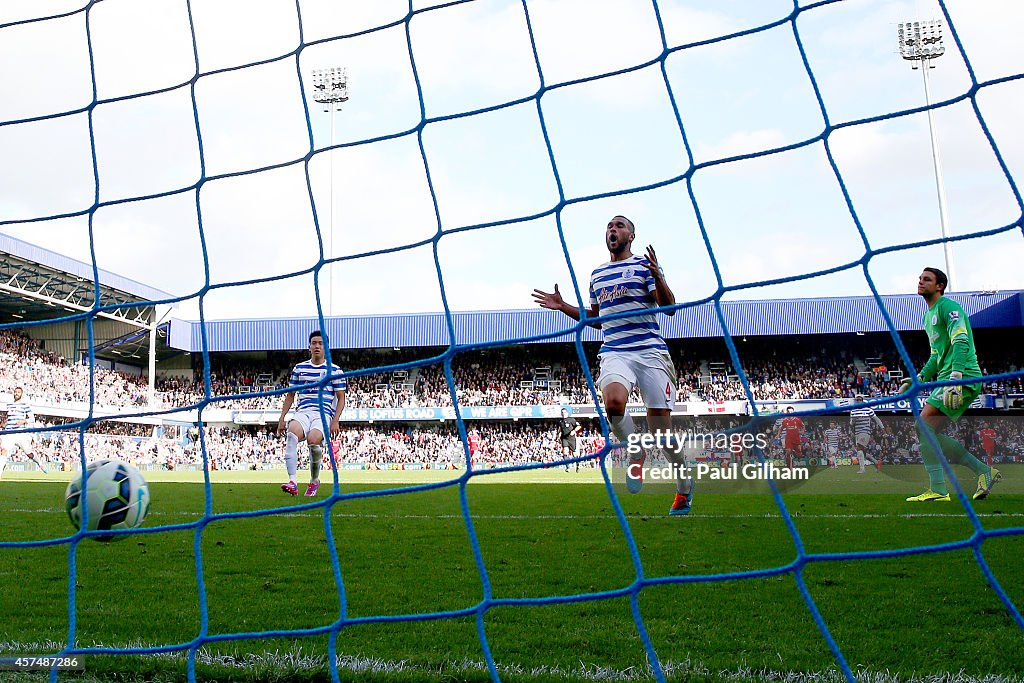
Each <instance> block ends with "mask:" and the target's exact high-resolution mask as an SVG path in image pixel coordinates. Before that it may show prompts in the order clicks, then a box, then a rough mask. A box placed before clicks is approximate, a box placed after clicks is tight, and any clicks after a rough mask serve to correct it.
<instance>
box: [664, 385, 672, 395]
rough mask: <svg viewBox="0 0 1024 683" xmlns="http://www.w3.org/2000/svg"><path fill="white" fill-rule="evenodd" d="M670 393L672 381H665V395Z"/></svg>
mask: <svg viewBox="0 0 1024 683" xmlns="http://www.w3.org/2000/svg"><path fill="white" fill-rule="evenodd" d="M671 395H672V382H665V396H671Z"/></svg>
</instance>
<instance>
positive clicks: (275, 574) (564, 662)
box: [0, 466, 1024, 681]
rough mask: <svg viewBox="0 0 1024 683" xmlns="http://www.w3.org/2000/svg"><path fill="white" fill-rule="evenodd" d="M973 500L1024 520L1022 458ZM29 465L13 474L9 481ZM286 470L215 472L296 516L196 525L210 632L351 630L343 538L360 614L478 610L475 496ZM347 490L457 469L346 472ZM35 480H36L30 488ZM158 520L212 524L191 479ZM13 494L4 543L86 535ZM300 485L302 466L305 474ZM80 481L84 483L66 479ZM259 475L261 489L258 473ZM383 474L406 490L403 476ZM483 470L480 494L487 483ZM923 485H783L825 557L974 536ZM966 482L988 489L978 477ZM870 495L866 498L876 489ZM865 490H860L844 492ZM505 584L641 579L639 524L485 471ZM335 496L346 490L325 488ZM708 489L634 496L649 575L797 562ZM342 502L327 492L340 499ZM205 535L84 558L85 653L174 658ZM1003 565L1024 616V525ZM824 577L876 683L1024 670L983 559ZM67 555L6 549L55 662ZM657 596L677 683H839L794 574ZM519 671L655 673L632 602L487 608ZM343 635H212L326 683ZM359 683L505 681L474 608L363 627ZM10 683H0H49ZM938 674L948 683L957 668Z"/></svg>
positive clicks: (522, 676) (214, 660)
mask: <svg viewBox="0 0 1024 683" xmlns="http://www.w3.org/2000/svg"><path fill="white" fill-rule="evenodd" d="M1004 472H1005V474H1006V477H1005V480H1004V482H1003V483H1001V484H1000V485H999V487H998V488H997V489H996V490H995V491H994V492H993V494H992V496H991V497H990V498H989V499H988V500H986V501H981V502H978V503H975V504H974V507H975V509H976V511H977V512H978V513H979V515H981V517H980V519H981V522H982V524H983V525H984V527H985V528H987V529H995V528H1004V527H1014V526H1017V527H1020V526H1024V467H1020V468H1015V467H1012V466H1011V467H1007V468H1006V469H1005V470H1004ZM9 474H10V473H9ZM275 474H277V473H275V472H269V473H216V474H215V475H214V481H215V482H216V483H214V484H213V486H212V490H213V501H212V508H213V511H214V513H224V512H233V511H242V510H256V509H260V508H279V509H282V510H283V511H285V514H278V515H273V516H269V517H257V518H247V519H229V520H217V521H213V522H210V523H209V525H208V526H206V528H205V529H204V531H203V532H202V536H201V547H202V560H203V566H202V573H203V580H204V582H205V592H206V599H207V607H208V614H209V622H208V627H207V633H208V634H209V635H215V634H227V633H239V632H262V631H278V630H287V629H309V628H317V627H321V626H324V625H327V624H331V623H332V622H334V621H335V620H337V619H338V617H339V610H340V602H339V596H338V591H337V590H336V587H335V579H334V574H333V572H332V570H331V562H330V556H329V550H328V547H329V546H328V543H329V542H333V543H334V544H335V547H336V548H337V552H338V555H339V558H340V566H341V573H342V577H343V579H344V588H345V597H346V601H347V616H348V618H358V617H369V616H379V615H403V614H412V613H421V612H433V611H443V610H462V609H466V608H470V607H472V606H474V605H476V604H477V603H479V602H480V600H481V598H482V595H483V588H482V585H481V580H480V575H479V573H478V571H477V567H476V564H475V561H474V557H473V554H472V551H471V548H470V543H469V537H468V534H467V530H466V525H465V523H464V521H463V519H462V514H461V508H460V501H459V490H458V487H449V488H444V489H439V490H433V491H428V492H417V493H403V494H400V495H394V496H385V497H378V498H364V499H352V500H343V501H340V502H337V503H336V504H335V505H334V506H333V508H332V511H331V522H332V526H333V532H334V533H333V536H334V537H333V539H327V538H326V536H325V532H324V519H323V509H322V508H321V509H315V510H308V511H288V508H290V507H293V506H295V505H301V504H303V503H307V502H309V501H308V500H307V499H304V498H303V497H301V496H300V497H298V498H290V497H288V496H285V495H284V494H282V493H281V491H280V490H278V488H277V480H276V478H275ZM340 474H341V476H342V478H343V481H344V484H343V488H342V490H343V492H351V491H360V490H371V489H379V488H382V487H388V486H397V485H399V484H398V482H399V481H401V480H406V481H410V480H415V481H426V480H429V478H430V477H434V478H437V477H438V476H445V475H447V476H451V475H452V473H349V472H341V473H340ZM18 476H21V477H22V479H21V480H19V479H17V478H16V477H18ZM147 476H148V478H149V481H150V484H151V489H152V497H153V507H152V511H151V513H150V516H149V518H148V519H147V522H146V525H147V526H154V525H163V524H176V523H187V522H195V521H196V520H198V519H200V517H201V516H202V514H203V510H204V505H205V500H204V489H203V487H202V485H201V484H198V483H196V482H195V481H193V482H182V481H170V480H169V479H175V478H177V479H182V478H186V479H187V478H189V477H191V478H193V479H195V478H196V477H197V476H198V475H196V474H194V473H191V474H190V473H184V474H176V473H147ZM28 479H29V477H28V475H22V474H19V473H15V474H14V477H10V478H7V477H5V480H4V481H2V482H0V515H2V519H3V523H2V525H0V540H2V541H27V540H40V539H46V538H57V537H61V536H64V535H67V534H68V533H70V531H71V527H70V525H69V522H68V520H67V518H66V515H65V514H64V511H63V504H62V503H63V491H64V486H65V481H62V480H61V479H60V477H59V475H58V476H52V475H51V477H44V478H38V479H36V480H32V481H29V480H28ZM300 479H301V476H300ZM65 480H66V477H65ZM259 480H261V481H259ZM385 480H387V481H385ZM477 480H480V481H481V482H482V483H480V484H478V483H476V482H477ZM924 481H925V476H924V471H923V469H922V468H920V467H909V466H908V467H907V468H905V469H898V470H897V469H895V468H892V469H890V471H889V472H888V473H887V474H878V473H875V472H869V473H868V474H866V475H857V474H856V470H855V468H852V467H850V468H845V469H843V470H840V471H839V472H838V473H823V474H822V476H821V477H817V478H814V479H812V481H811V482H810V483H808V484H806V485H804V486H803V487H801V488H796V489H793V490H792V491H790V492H788V493H786V494H785V495H784V499H785V501H786V504H787V506H788V508H789V509H790V510H791V511H792V513H793V515H794V521H795V524H796V527H797V529H798V531H799V532H800V534H801V537H802V539H803V542H804V544H805V547H806V550H807V552H811V553H818V552H843V551H860V550H882V549H893V548H900V547H904V546H916V545H927V544H935V543H943V542H947V541H954V540H958V539H964V538H967V537H969V536H970V534H971V531H972V529H971V525H970V523H969V520H968V518H967V517H966V516H965V515H964V511H963V509H962V507H961V506H960V504H959V503H957V502H953V503H946V504H929V505H925V506H921V505H918V506H914V505H911V504H908V503H905V502H903V498H904V497H905V496H906V495H907V494H913V493H918V492H919V491H920V490H921V489H922V488H923V483H924ZM963 482H964V486H965V487H970V489H969V490H973V484H972V482H971V480H970V479H969V478H967V477H966V476H965V477H964V479H963ZM858 487H859V488H858ZM851 489H853V490H863V491H865V493H859V494H858V493H843V492H842V491H849V490H851ZM466 490H467V498H468V504H469V509H470V511H471V513H472V515H473V524H474V528H475V531H476V533H477V536H478V538H479V541H480V548H481V553H482V556H483V560H484V562H485V565H486V568H487V572H488V577H489V580H490V584H491V589H492V591H493V595H494V597H495V598H497V599H503V598H536V597H545V596H571V595H578V594H583V593H592V592H598V591H607V590H616V589H621V588H624V587H626V586H629V585H630V583H631V582H632V581H633V580H634V578H635V572H634V569H633V565H632V561H631V558H630V555H629V552H628V548H627V544H626V542H625V538H624V535H623V531H622V529H621V527H620V526H619V523H618V521H617V519H616V518H615V516H614V514H613V509H612V505H611V503H610V501H609V498H608V495H607V491H606V489H605V487H604V486H603V485H601V484H600V483H599V481H598V478H597V475H596V472H594V471H590V472H581V473H580V474H576V473H574V472H573V473H564V472H562V471H561V470H552V471H546V472H540V473H533V474H522V473H516V474H501V475H486V476H482V477H478V478H475V479H474V480H473V483H471V484H470V485H469V486H468V487H467V489H466ZM321 491H322V492H327V493H329V489H328V488H327V487H325V488H324V489H321ZM713 491H714V487H708V488H707V489H706V490H700V489H698V495H697V497H696V501H695V505H694V509H693V514H692V515H691V516H690V517H687V518H669V517H668V516H667V515H666V514H665V513H666V511H667V508H668V505H669V503H670V500H671V496H670V495H669V494H667V493H652V494H646V493H642V494H640V495H635V496H629V495H626V494H621V495H620V496H619V500H620V502H621V504H622V506H623V509H624V511H625V513H626V516H627V519H628V522H629V527H630V530H631V531H632V534H633V536H634V538H635V539H636V543H637V546H638V548H639V553H640V558H641V561H642V563H643V570H644V572H645V575H646V576H647V577H648V578H653V577H664V576H679V575H694V574H696V575H702V574H712V573H720V572H737V571H746V570H757V569H766V568H770V567H777V566H780V565H784V564H786V563H789V562H791V561H792V560H793V559H794V558H795V556H796V551H795V547H794V544H793V541H792V539H791V536H790V534H789V532H788V530H787V529H786V526H785V524H784V522H783V519H782V518H781V516H780V515H779V513H778V509H777V508H776V506H775V504H774V502H773V500H772V499H771V497H770V496H768V495H766V494H765V493H764V492H763V491H761V492H753V493H744V494H727V493H714V492H713ZM321 501H323V498H321ZM194 538H195V532H194V531H192V530H188V531H172V532H166V533H158V534H146V535H139V536H132V537H130V538H127V539H125V540H122V541H120V542H117V543H111V544H101V543H96V542H92V541H83V542H82V543H80V544H79V545H78V548H77V551H76V560H77V566H78V573H77V586H76V590H77V612H76V618H77V639H78V644H79V645H80V646H87V647H88V646H126V645H127V646H158V645H167V644H171V643H183V642H188V641H190V640H192V639H193V638H194V637H195V636H196V635H197V633H199V630H200V626H201V621H200V609H199V604H200V603H199V589H198V583H197V576H196V563H195V558H194V553H193V544H194ZM983 552H984V556H985V559H986V560H987V561H988V562H989V564H990V566H991V568H992V570H993V572H994V573H995V576H996V577H997V578H998V580H999V581H1000V582H1001V584H1002V586H1003V588H1004V589H1005V590H1006V591H1007V593H1008V594H1009V596H1010V598H1011V599H1012V600H1014V602H1015V604H1017V605H1018V606H1021V605H1024V571H1022V570H1021V567H1022V565H1021V558H1024V536H1008V537H1000V538H993V539H989V540H987V541H986V542H985V543H984V544H983ZM805 579H806V583H807V586H808V588H809V590H810V592H811V594H812V596H813V597H814V599H815V600H816V601H817V604H818V606H819V608H820V610H821V613H822V615H823V617H824V618H825V620H826V623H827V624H828V626H829V628H830V629H831V631H832V634H833V636H834V637H835V638H836V641H837V642H838V644H839V645H840V647H841V648H842V650H843V652H844V654H845V655H846V657H847V659H848V661H849V663H850V665H851V667H852V668H853V670H854V671H855V672H860V675H862V676H865V677H866V678H865V680H867V677H869V676H872V677H873V678H870V680H909V679H910V678H911V677H912V676H914V675H917V676H923V677H928V676H936V675H940V674H950V675H958V676H960V677H961V678H960V680H971V679H980V680H990V681H997V680H1005V681H1009V680H1020V678H1019V676H1020V672H1022V671H1024V632H1022V631H1021V630H1020V629H1019V628H1018V627H1017V625H1016V624H1015V623H1014V621H1013V620H1012V618H1011V617H1010V615H1009V613H1008V612H1007V611H1006V609H1005V608H1004V607H1003V605H1002V603H1001V602H1000V601H999V599H998V598H997V597H996V595H995V593H994V592H993V591H992V590H991V589H990V588H989V587H988V585H987V583H986V582H985V579H984V577H983V575H982V572H981V571H980V569H979V567H978V564H977V563H976V561H975V559H974V557H973V554H972V552H971V551H970V550H969V549H968V550H957V551H953V552H944V553H941V554H929V555H917V556H905V557H899V558H893V559H878V560H865V561H833V562H821V563H813V564H811V565H809V566H807V568H806V570H805ZM67 602H68V545H67V544H64V545H56V546H48V547H40V548H0V615H3V617H2V618H0V656H10V655H12V654H29V653H36V654H39V653H40V651H47V652H50V653H52V652H54V651H55V650H56V649H59V647H60V646H61V645H60V644H62V643H64V642H65V641H66V639H67V631H68V611H67ZM639 606H640V611H641V614H642V615H643V618H644V622H645V625H646V627H647V630H648V632H649V634H650V637H651V640H652V642H653V644H654V647H655V649H656V651H657V653H658V656H659V658H660V659H661V661H662V663H663V665H664V667H665V671H666V673H667V675H668V678H669V680H673V681H720V680H733V681H735V680H751V681H754V680H765V679H766V678H772V677H774V678H775V679H776V680H832V679H838V678H839V677H838V672H837V669H836V666H835V662H834V660H833V659H832V657H831V654H830V653H829V650H828V648H827V646H826V643H825V641H824V639H823V638H822V636H821V635H820V633H819V632H818V629H817V628H816V626H815V624H814V622H813V620H812V618H811V615H810V613H809V611H808V609H807V608H806V606H805V605H804V603H803V601H802V600H801V598H800V595H799V592H798V589H797V584H796V581H795V579H794V577H793V575H792V574H790V575H784V576H775V577H771V578H759V579H749V580H741V581H729V582H721V583H697V584H676V585H661V586H651V587H646V588H645V589H644V590H643V591H642V592H641V594H640V597H639ZM484 624H485V627H486V633H487V637H488V639H489V644H490V647H491V650H492V652H493V655H494V659H495V661H496V663H497V666H498V670H499V673H500V674H501V677H502V679H503V680H508V681H517V680H521V681H541V680H566V679H569V680H595V679H602V680H650V679H651V678H652V675H651V673H650V670H649V668H648V665H647V662H646V658H645V652H644V649H643V647H642V644H641V641H640V638H639V636H638V634H637V630H636V627H635V626H634V623H633V619H632V613H631V608H630V603H629V599H628V598H624V597H623V598H614V599H608V600H600V601H583V602H574V603H569V604H560V605H546V606H497V607H493V608H492V609H490V610H489V611H488V612H487V613H486V615H485V619H484ZM327 646H328V637H327V636H308V637H299V638H295V637H275V638H269V639H246V640H241V641H226V642H216V643H209V644H207V645H206V646H205V647H204V648H203V650H202V652H201V653H200V657H199V658H198V660H197V669H196V670H197V675H198V678H199V679H200V680H217V681H256V680H309V681H314V680H316V681H326V680H330V675H329V673H328V669H327V664H326V662H327ZM337 652H338V656H339V659H340V662H341V668H340V674H341V677H342V680H374V681H425V680H430V681H432V680H447V681H457V680H480V681H483V680H488V678H489V675H488V672H487V670H486V668H485V667H484V657H483V654H482V650H481V646H480V643H479V640H478V638H477V632H476V623H475V620H474V619H473V618H472V617H460V618H452V619H440V620H431V621H424V622H414V623H397V622H393V623H385V624H362V625H352V626H346V627H345V628H344V629H342V630H341V632H340V634H339V636H338V640H337ZM85 662H86V668H87V671H86V673H85V674H84V675H82V674H61V677H60V679H61V680H64V679H67V680H89V681H91V680H118V681H124V680H140V681H142V680H157V681H159V680H168V681H170V680H183V679H184V678H185V676H186V673H185V660H184V655H181V654H177V655H168V656H146V657H139V656H135V657H115V656H109V655H91V656H87V657H85ZM34 676H35V678H32V679H30V678H28V677H27V675H22V674H0V681H3V680H22V679H24V680H44V679H45V677H46V675H45V674H34ZM943 680H953V678H947V679H943Z"/></svg>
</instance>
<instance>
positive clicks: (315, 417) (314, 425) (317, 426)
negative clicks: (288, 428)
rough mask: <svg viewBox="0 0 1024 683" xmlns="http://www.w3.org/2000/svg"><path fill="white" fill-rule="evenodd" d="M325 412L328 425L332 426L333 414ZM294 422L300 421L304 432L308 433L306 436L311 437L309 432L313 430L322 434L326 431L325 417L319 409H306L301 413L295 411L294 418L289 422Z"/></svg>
mask: <svg viewBox="0 0 1024 683" xmlns="http://www.w3.org/2000/svg"><path fill="white" fill-rule="evenodd" d="M325 414H326V416H327V426H328V427H330V425H331V414H330V413H329V412H328V413H325ZM292 422H298V423H299V426H300V427H302V433H303V434H305V435H306V438H309V433H310V432H312V431H317V432H320V433H321V434H323V433H324V421H323V418H322V417H320V411H319V410H310V411H305V410H304V411H302V412H301V413H293V414H292V419H291V420H290V421H289V423H288V424H291V423H292Z"/></svg>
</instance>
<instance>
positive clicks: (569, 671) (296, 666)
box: [0, 640, 1024, 683]
mask: <svg viewBox="0 0 1024 683" xmlns="http://www.w3.org/2000/svg"><path fill="white" fill-rule="evenodd" d="M86 647H117V648H141V647H151V644H148V643H140V642H134V643H125V644H121V645H113V644H109V643H108V644H103V643H96V642H94V643H92V644H91V645H88V646H86ZM61 649H63V643H58V642H56V641H52V640H51V641H45V642H41V643H21V642H0V653H10V654H26V653H32V654H45V653H49V654H55V653H57V652H59V651H60V650H61ZM93 656H95V657H99V656H102V655H93ZM148 656H150V657H156V658H160V659H167V660H172V661H178V662H180V663H182V664H184V661H185V655H184V654H183V653H180V652H176V653H161V654H156V655H148ZM336 661H337V666H338V670H339V671H341V672H347V673H352V674H367V673H374V674H385V675H395V674H406V675H408V674H413V675H425V676H427V677H429V678H431V679H436V678H445V677H448V678H450V677H451V676H453V675H460V674H462V675H465V674H471V673H472V674H479V673H481V672H483V673H486V671H487V666H486V664H485V663H484V662H483V661H482V660H473V659H468V658H464V659H461V660H442V661H439V662H437V663H435V664H425V663H421V662H411V661H409V660H405V659H399V660H390V659H382V658H379V657H361V656H358V655H339V656H338V657H337V660H336ZM196 662H197V663H199V664H204V665H217V666H223V667H229V668H239V669H249V670H250V671H251V672H259V671H265V672H268V673H272V674H274V675H275V676H278V677H280V676H282V675H287V674H288V673H298V672H304V673H307V674H308V673H312V672H318V671H324V670H326V669H327V662H328V659H327V657H326V656H325V655H319V654H314V653H312V652H305V651H303V649H302V648H301V647H299V648H295V649H292V650H286V651H284V652H282V651H281V650H275V651H273V652H262V653H256V652H248V653H245V654H240V655H233V654H222V653H216V652H210V651H209V650H207V649H206V648H200V649H199V650H198V652H197V653H196ZM499 662H500V657H499ZM497 666H498V671H499V673H501V674H506V675H513V676H516V677H519V678H539V677H544V678H552V677H555V678H562V679H576V680H584V681H635V680H649V679H650V678H651V677H652V675H653V671H652V670H651V668H650V667H649V666H647V665H645V666H642V667H630V668H627V669H617V668H614V667H608V666H602V665H600V664H595V663H592V662H584V661H580V662H579V663H578V664H577V665H574V666H571V667H566V666H558V665H555V666H552V665H547V664H542V665H532V666H531V665H524V664H518V663H499V664H498V665H497ZM662 668H663V669H664V672H665V674H666V676H668V677H674V676H677V675H678V676H679V677H680V678H704V679H711V680H715V679H717V680H721V681H729V682H730V683H753V682H755V681H757V682H763V681H769V682H771V683H842V682H843V681H845V679H844V678H843V675H842V673H841V672H840V671H839V670H837V669H828V670H826V671H806V672H805V671H779V670H774V669H769V668H767V667H762V668H755V667H751V666H745V665H741V666H739V667H737V668H735V669H717V670H716V669H713V668H711V667H709V666H707V665H705V664H703V663H702V662H694V661H691V660H690V659H689V658H687V659H685V660H682V661H671V660H669V661H665V662H662ZM855 675H856V678H857V680H858V681H860V682H861V683H1021V682H1022V680H1024V679H1022V678H1021V677H1019V676H1013V675H1010V674H1005V675H1004V674H986V675H984V676H972V675H970V674H967V673H965V672H963V671H958V672H946V673H939V674H916V673H915V674H911V675H909V676H908V675H905V674H896V673H891V672H889V671H888V670H885V671H873V670H871V669H868V668H866V667H860V668H859V669H858V670H857V671H856V672H855ZM84 680H89V676H88V675H86V677H85V678H84ZM97 680H98V679H97Z"/></svg>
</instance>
